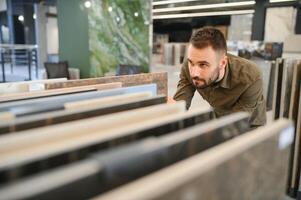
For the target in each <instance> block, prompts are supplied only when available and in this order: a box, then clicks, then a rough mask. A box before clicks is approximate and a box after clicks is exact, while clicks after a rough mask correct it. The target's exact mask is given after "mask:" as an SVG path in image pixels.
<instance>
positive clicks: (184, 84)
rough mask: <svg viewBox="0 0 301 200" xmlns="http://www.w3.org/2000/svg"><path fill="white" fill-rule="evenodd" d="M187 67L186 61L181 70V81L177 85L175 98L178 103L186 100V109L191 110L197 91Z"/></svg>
mask: <svg viewBox="0 0 301 200" xmlns="http://www.w3.org/2000/svg"><path fill="white" fill-rule="evenodd" d="M187 65H188V63H187V61H185V62H184V63H183V66H182V68H181V73H180V80H179V82H178V85H177V91H176V93H175V95H174V97H173V98H174V100H176V101H180V100H184V101H185V102H186V109H189V107H190V105H191V100H192V97H193V95H194V92H195V90H196V89H195V87H194V86H193V85H192V83H191V81H190V76H189V74H188V70H187Z"/></svg>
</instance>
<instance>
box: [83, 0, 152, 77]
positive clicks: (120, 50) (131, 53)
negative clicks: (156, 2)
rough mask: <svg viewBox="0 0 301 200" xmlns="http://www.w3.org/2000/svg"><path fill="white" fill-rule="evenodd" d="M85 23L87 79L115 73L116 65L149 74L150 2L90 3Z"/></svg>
mask: <svg viewBox="0 0 301 200" xmlns="http://www.w3.org/2000/svg"><path fill="white" fill-rule="evenodd" d="M90 2H91V7H90V8H88V9H86V8H84V7H83V9H86V10H87V14H88V21H89V50H90V63H91V69H90V77H98V76H103V75H104V74H105V73H107V72H112V71H115V69H116V68H117V66H118V65H120V64H126V65H135V66H140V67H141V68H142V71H144V72H148V71H149V64H150V63H149V56H150V46H149V44H150V43H149V41H148V40H149V24H150V9H151V8H150V1H144V0H131V1H124V0H116V1H111V0H102V1H99V0H92V1H90Z"/></svg>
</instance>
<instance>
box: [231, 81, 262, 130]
mask: <svg viewBox="0 0 301 200" xmlns="http://www.w3.org/2000/svg"><path fill="white" fill-rule="evenodd" d="M262 85H263V83H262V79H261V78H259V79H257V80H256V81H255V82H254V83H253V84H252V85H250V86H249V87H248V88H247V90H246V91H245V92H244V93H243V94H242V95H241V96H240V98H239V100H238V102H237V104H236V105H235V106H234V110H237V111H238V110H243V111H247V112H249V113H250V114H251V116H250V125H251V126H252V127H257V126H262V125H265V123H266V104H265V100H264V98H263V86H262Z"/></svg>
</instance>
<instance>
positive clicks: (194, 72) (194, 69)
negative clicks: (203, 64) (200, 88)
mask: <svg viewBox="0 0 301 200" xmlns="http://www.w3.org/2000/svg"><path fill="white" fill-rule="evenodd" d="M190 73H191V76H192V77H194V76H197V77H199V76H200V70H199V69H198V68H197V67H192V68H191V70H190Z"/></svg>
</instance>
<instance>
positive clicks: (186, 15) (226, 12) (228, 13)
mask: <svg viewBox="0 0 301 200" xmlns="http://www.w3.org/2000/svg"><path fill="white" fill-rule="evenodd" d="M252 13H254V10H232V11H219V12H218V11H217V12H200V13H187V14H169V15H154V16H153V19H172V18H185V17H204V16H220V15H243V14H252Z"/></svg>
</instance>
